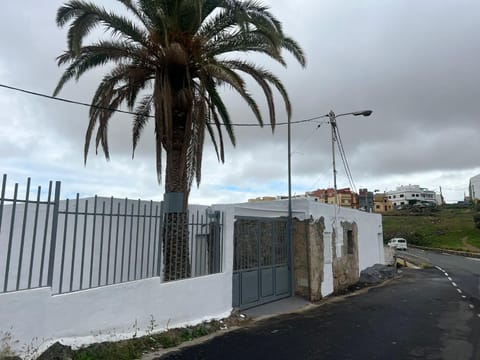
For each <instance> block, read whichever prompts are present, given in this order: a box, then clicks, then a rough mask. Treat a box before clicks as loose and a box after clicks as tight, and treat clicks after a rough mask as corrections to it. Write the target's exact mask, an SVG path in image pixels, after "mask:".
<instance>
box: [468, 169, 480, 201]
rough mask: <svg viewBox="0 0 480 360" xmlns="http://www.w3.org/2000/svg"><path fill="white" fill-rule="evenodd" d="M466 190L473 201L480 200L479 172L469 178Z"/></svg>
mask: <svg viewBox="0 0 480 360" xmlns="http://www.w3.org/2000/svg"><path fill="white" fill-rule="evenodd" d="M468 192H469V194H470V199H472V201H473V202H476V201H479V200H480V174H478V175H476V176H474V177H472V178H470V182H469V184H468Z"/></svg>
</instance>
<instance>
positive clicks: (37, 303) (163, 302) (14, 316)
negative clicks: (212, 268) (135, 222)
mask: <svg viewBox="0 0 480 360" xmlns="http://www.w3.org/2000/svg"><path fill="white" fill-rule="evenodd" d="M229 285H230V286H231V278H230V277H227V276H226V275H225V274H215V275H210V276H205V277H200V278H193V279H186V280H181V281H175V282H169V283H163V284H162V283H160V279H159V278H152V279H145V280H139V281H134V282H130V283H125V284H117V285H111V286H106V287H101V288H97V289H89V290H84V291H79V292H74V293H69V294H62V295H54V296H52V293H51V290H50V288H40V289H35V290H27V291H20V292H14V293H6V294H0V308H1V311H0V324H1V325H0V331H3V332H6V331H9V332H11V334H12V335H13V338H14V340H18V341H19V342H18V344H17V345H18V347H17V348H16V350H19V351H22V350H25V348H24V346H30V347H32V348H39V349H40V350H44V349H45V348H46V347H48V346H49V345H50V344H51V343H53V342H55V341H57V340H60V341H61V342H62V343H64V344H69V345H74V346H80V345H83V344H88V343H92V342H99V341H105V340H114V339H115V340H118V339H125V338H129V337H132V336H133V335H134V334H137V335H143V334H145V333H146V332H147V331H161V330H165V329H167V327H169V328H172V327H178V326H184V325H188V324H195V323H198V322H201V321H202V320H206V319H211V318H222V317H225V316H228V315H229V313H230V311H231V296H229V293H227V292H226V291H225V288H226V287H228V286H229ZM199 294H203V295H204V296H199ZM11 345H14V344H11Z"/></svg>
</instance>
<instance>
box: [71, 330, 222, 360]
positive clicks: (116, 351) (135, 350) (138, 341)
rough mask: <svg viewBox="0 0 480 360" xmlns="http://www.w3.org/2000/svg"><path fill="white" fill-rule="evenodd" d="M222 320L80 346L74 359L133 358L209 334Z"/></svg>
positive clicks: (114, 359)
mask: <svg viewBox="0 0 480 360" xmlns="http://www.w3.org/2000/svg"><path fill="white" fill-rule="evenodd" d="M222 326H224V325H223V323H222V322H220V321H209V322H204V323H202V324H199V325H196V326H189V327H185V328H180V329H172V330H168V331H165V332H162V333H159V334H151V335H147V336H142V337H139V338H135V339H130V340H124V341H117V342H103V343H99V344H93V345H90V346H87V347H83V348H80V349H78V350H76V351H75V352H74V355H73V360H133V359H139V358H140V357H141V356H142V355H143V354H145V353H148V352H153V351H156V350H159V349H166V348H171V347H174V346H178V345H180V344H181V343H183V342H186V341H191V340H193V339H196V338H199V337H202V336H205V335H209V334H211V333H214V332H216V331H218V330H220V329H221V328H222Z"/></svg>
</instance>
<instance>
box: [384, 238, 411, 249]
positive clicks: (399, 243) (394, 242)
mask: <svg viewBox="0 0 480 360" xmlns="http://www.w3.org/2000/svg"><path fill="white" fill-rule="evenodd" d="M388 246H389V247H391V248H395V249H398V250H407V240H405V239H404V238H393V239H390V241H389V242H388Z"/></svg>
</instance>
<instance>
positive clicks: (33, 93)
mask: <svg viewBox="0 0 480 360" xmlns="http://www.w3.org/2000/svg"><path fill="white" fill-rule="evenodd" d="M0 87H2V88H5V89H9V90H13V91H18V92H22V93H25V94H29V95H34V96H39V97H43V98H46V99H49V100H56V101H62V102H65V103H68V104H74V105H81V106H86V107H88V108H95V109H100V110H108V111H112V112H118V113H122V114H128V115H143V114H140V113H137V112H133V111H126V110H119V109H113V108H108V107H103V106H98V105H93V104H88V103H85V102H81V101H76V100H70V99H65V98H61V97H57V96H52V95H47V94H42V93H39V92H36V91H32V90H26V89H22V88H18V87H14V86H9V85H5V84H0ZM148 117H149V118H155V116H153V115H148ZM323 117H325V115H319V116H315V117H311V118H308V119H302V120H295V121H290V124H301V123H306V122H310V121H313V120H317V119H320V118H323ZM220 125H225V124H224V123H221V124H220ZM230 125H232V126H238V127H242V126H243V127H250V126H257V127H261V125H260V124H230ZM282 125H288V121H286V122H280V123H276V124H275V126H282Z"/></svg>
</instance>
